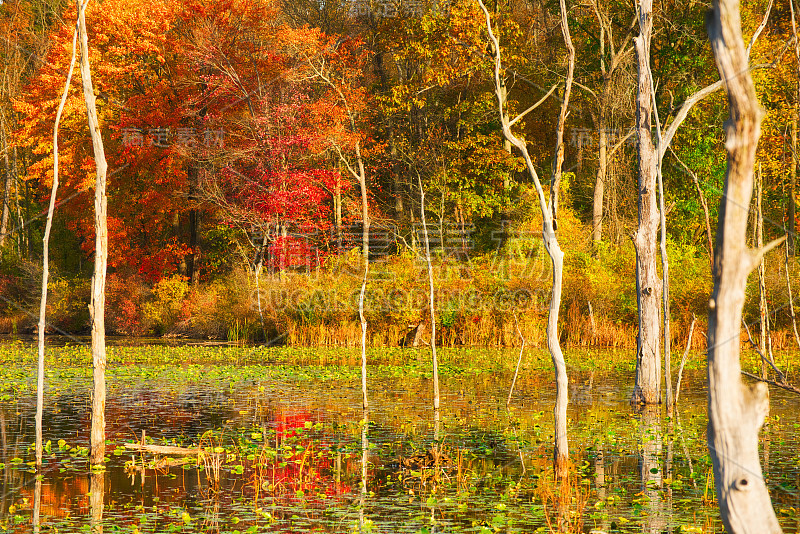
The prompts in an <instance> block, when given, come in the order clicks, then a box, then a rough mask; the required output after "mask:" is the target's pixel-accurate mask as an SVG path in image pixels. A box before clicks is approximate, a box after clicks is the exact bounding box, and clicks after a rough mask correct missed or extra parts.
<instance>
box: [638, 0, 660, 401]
mask: <svg viewBox="0 0 800 534" xmlns="http://www.w3.org/2000/svg"><path fill="white" fill-rule="evenodd" d="M652 33H653V3H652V0H639V35H638V36H637V37H636V39H635V48H636V68H637V80H638V87H637V91H636V132H637V134H638V138H639V150H638V161H639V175H638V187H639V194H638V207H639V222H638V227H637V229H636V232H635V233H634V236H633V244H634V247H635V248H636V296H637V297H636V298H637V303H638V308H639V336H638V340H637V347H636V385H635V386H634V390H633V397H632V398H631V402H633V403H635V404H657V403H659V402H661V349H660V342H661V325H660V305H661V280H660V279H659V276H658V265H657V253H656V243H657V242H658V225H659V218H660V214H659V210H658V203H657V198H656V193H657V192H658V190H657V174H658V173H657V169H658V161H659V157H658V151H657V150H656V147H655V145H654V144H653V137H652V133H651V132H652V126H653V124H652V116H653V93H652V91H653V81H652V74H651V72H650V38H651V35H652Z"/></svg>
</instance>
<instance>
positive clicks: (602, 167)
mask: <svg viewBox="0 0 800 534" xmlns="http://www.w3.org/2000/svg"><path fill="white" fill-rule="evenodd" d="M601 106H602V104H601ZM597 134H598V137H599V142H598V143H599V145H598V161H597V177H596V179H595V182H594V196H593V198H592V246H593V251H594V252H595V253H596V252H597V248H598V247H599V245H600V243H601V241H602V240H603V195H604V194H605V184H606V169H607V166H608V162H607V161H606V159H607V157H606V148H607V145H608V135H607V133H606V113H605V110H604V109H600V117H599V119H598V121H597Z"/></svg>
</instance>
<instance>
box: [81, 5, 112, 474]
mask: <svg viewBox="0 0 800 534" xmlns="http://www.w3.org/2000/svg"><path fill="white" fill-rule="evenodd" d="M81 1H82V0H78V2H79V6H78V11H79V13H78V34H79V37H80V43H81V60H80V67H81V81H82V82H83V98H84V100H85V101H86V117H87V120H88V123H89V133H90V134H91V137H92V148H93V150H94V162H95V166H96V168H97V177H96V182H95V190H94V191H95V195H94V228H95V252H94V254H95V255H94V274H93V275H92V300H91V305H90V310H89V311H90V315H91V318H92V370H93V372H92V379H93V388H92V430H91V440H90V441H91V458H90V461H91V463H92V465H100V464H102V463H103V460H104V458H105V452H106V419H105V412H106V328H105V304H106V303H105V300H106V299H105V286H106V268H107V265H108V228H107V226H106V210H107V203H108V199H107V198H106V170H107V167H108V166H107V164H106V156H105V150H104V149H103V139H102V137H101V136H100V122H99V120H98V118H97V107H96V106H95V95H94V88H93V86H92V73H91V67H90V65H89V39H88V36H87V34H86V17H85V9H86V4H87V3H88V0H85V2H86V3H83V4H82V5H81Z"/></svg>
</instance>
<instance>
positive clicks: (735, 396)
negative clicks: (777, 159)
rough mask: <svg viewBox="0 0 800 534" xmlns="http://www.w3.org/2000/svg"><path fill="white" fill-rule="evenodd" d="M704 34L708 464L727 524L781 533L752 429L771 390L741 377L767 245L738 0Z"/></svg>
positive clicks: (715, 11)
mask: <svg viewBox="0 0 800 534" xmlns="http://www.w3.org/2000/svg"><path fill="white" fill-rule="evenodd" d="M706 26H707V28H708V38H709V40H710V42H711V48H712V50H713V52H714V58H715V60H716V62H717V68H718V69H719V73H720V77H721V79H722V82H723V84H724V87H725V92H726V93H727V95H728V107H729V112H730V115H729V118H728V120H727V121H726V122H725V132H726V137H727V139H726V143H725V146H726V148H727V150H728V168H727V172H726V176H725V186H724V189H723V195H722V201H721V203H720V208H719V225H718V229H717V240H716V247H715V251H714V291H713V293H712V296H711V300H710V301H709V305H708V307H709V313H708V416H709V423H708V449H709V453H710V454H711V458H712V460H713V463H714V481H715V484H716V489H717V499H718V501H719V507H720V515H721V517H722V522H723V523H724V525H725V529H726V530H727V531H728V532H730V533H739V532H742V533H744V532H768V533H777V532H781V528H780V526H779V525H778V520H777V518H776V517H775V512H774V510H773V509H772V503H771V502H770V497H769V492H768V491H767V486H766V484H765V482H764V477H763V475H762V471H761V464H760V462H759V456H758V433H759V431H760V430H761V426H762V425H763V423H764V419H765V417H766V415H767V413H768V411H769V390H768V389H767V386H766V385H765V384H763V383H761V382H757V383H755V384H753V385H746V384H744V383H742V381H741V376H740V372H741V363H740V361H739V352H740V346H739V334H740V328H741V327H740V324H741V320H742V307H743V305H744V301H745V286H746V284H747V278H748V276H749V275H750V273H751V272H752V271H753V270H754V269H755V268H756V267H757V266H758V263H759V261H760V260H761V258H762V257H763V256H764V254H765V253H766V251H767V250H769V249H770V248H773V247H775V246H777V244H778V243H780V242H781V241H782V239H781V240H778V241H776V242H773V243H771V244H769V245H767V246H766V247H764V248H761V249H757V250H752V249H749V248H748V247H747V245H746V243H747V236H746V233H747V215H748V208H749V206H750V199H751V196H752V192H753V164H754V162H755V153H756V146H757V143H758V138H759V136H760V134H761V118H762V116H763V114H764V112H763V111H762V109H761V106H760V105H759V103H758V98H757V96H756V91H755V87H754V85H753V80H752V78H751V77H750V73H749V71H748V60H747V52H746V51H745V47H744V42H743V40H742V30H741V19H740V14H739V3H738V0H715V1H714V3H713V4H712V8H711V10H710V11H709V12H708V14H707V15H706Z"/></svg>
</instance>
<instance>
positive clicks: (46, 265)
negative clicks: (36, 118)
mask: <svg viewBox="0 0 800 534" xmlns="http://www.w3.org/2000/svg"><path fill="white" fill-rule="evenodd" d="M77 40H78V28H77V27H76V28H75V31H74V32H73V34H72V58H71V59H70V62H69V70H68V71H67V81H66V82H65V83H64V91H63V92H62V94H61V102H60V103H59V105H58V111H57V112H56V121H55V124H54V125H53V184H52V186H51V188H50V204H49V206H48V208H47V222H46V223H45V226H44V237H43V238H42V242H43V246H42V294H41V297H40V299H39V332H38V342H39V358H38V363H37V373H36V468H37V469H40V468H41V467H42V415H43V413H44V333H45V328H46V326H47V323H46V321H45V315H46V313H47V284H48V277H49V275H50V230H51V229H52V227H53V212H54V211H55V207H56V196H57V194H58V127H59V124H60V123H61V114H62V113H63V112H64V105H65V104H66V102H67V95H68V94H69V86H70V83H72V71H73V69H74V68H75V58H76V56H77V51H78V46H77V45H78V43H77Z"/></svg>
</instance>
